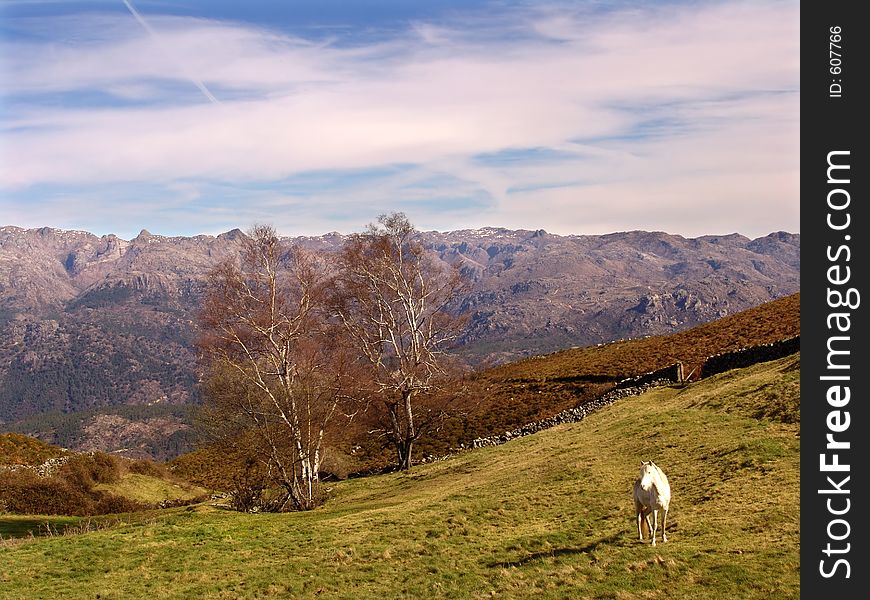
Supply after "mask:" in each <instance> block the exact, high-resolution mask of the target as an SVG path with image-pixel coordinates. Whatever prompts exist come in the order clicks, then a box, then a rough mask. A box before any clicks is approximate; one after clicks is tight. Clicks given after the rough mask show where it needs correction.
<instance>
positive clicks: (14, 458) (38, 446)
mask: <svg viewBox="0 0 870 600" xmlns="http://www.w3.org/2000/svg"><path fill="white" fill-rule="evenodd" d="M64 454H66V450H64V449H63V448H59V447H57V446H52V445H51V444H47V443H45V442H43V441H42V440H38V439H36V438H34V437H30V436H29V435H22V434H20V433H4V434H2V435H0V465H30V466H36V465H41V464H42V463H44V462H45V461H47V460H48V459H50V458H57V457H59V456H63V455H64Z"/></svg>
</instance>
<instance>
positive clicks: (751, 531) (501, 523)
mask: <svg viewBox="0 0 870 600" xmlns="http://www.w3.org/2000/svg"><path fill="white" fill-rule="evenodd" d="M799 390H800V358H799V355H793V356H790V357H787V358H784V359H780V360H778V361H773V362H769V363H762V364H758V365H755V366H753V367H750V368H746V369H740V370H735V371H729V372H727V373H723V374H721V375H717V376H714V377H711V378H709V379H706V380H704V381H701V382H698V383H695V384H691V385H689V386H687V387H684V388H681V389H678V388H660V389H657V390H655V391H652V392H649V393H647V394H644V395H641V396H636V397H633V398H631V399H626V400H621V401H619V402H617V403H616V404H614V405H612V406H609V407H607V408H604V409H602V410H600V411H598V412H596V413H593V414H592V415H590V416H589V417H587V418H586V419H585V420H584V421H581V422H580V423H575V424H572V425H564V426H560V427H557V428H554V429H551V430H547V431H544V432H541V433H538V434H536V435H532V436H528V437H525V438H521V439H518V440H515V441H513V442H510V443H507V444H505V445H502V446H498V447H495V448H486V449H481V450H475V451H472V452H467V453H463V454H461V455H459V456H456V457H453V458H451V459H449V460H446V461H443V462H438V463H434V464H431V465H425V466H421V467H417V468H415V469H414V470H413V471H411V472H409V473H398V474H392V475H385V476H378V477H370V478H364V479H356V480H349V481H344V482H340V483H338V484H336V485H335V486H334V488H333V489H332V490H331V495H332V497H331V499H330V500H329V501H328V502H327V504H326V505H325V506H324V507H322V508H321V509H318V510H315V511H312V512H309V513H305V514H281V515H274V514H262V515H246V514H238V513H231V512H227V511H223V510H215V509H213V508H208V507H206V506H202V507H200V508H199V509H197V510H196V511H177V512H174V513H169V514H168V515H167V516H165V517H155V518H151V519H143V520H141V521H138V522H132V523H130V524H128V525H123V526H121V527H118V528H115V529H110V530H105V531H98V532H94V533H89V534H85V535H81V536H75V537H66V538H52V539H39V540H35V541H29V542H18V543H13V544H7V545H6V547H0V554H2V560H0V580H2V581H3V586H2V587H0V598H6V597H8V598H14V597H20V596H28V597H40V596H43V597H65V598H84V597H93V596H94V595H96V594H99V595H100V596H101V597H108V598H111V597H147V596H154V595H158V596H160V597H166V598H183V597H215V598H221V597H226V598H251V597H260V598H262V597H266V598H269V597H274V598H279V597H289V596H292V597H299V598H315V597H318V598H349V597H353V598H361V599H366V598H399V597H413V598H489V597H509V598H553V599H556V598H566V597H571V598H625V599H629V598H652V599H657V598H660V599H665V598H677V599H683V598H685V599H695V598H699V597H702V598H703V597H707V598H712V597H725V598H736V597H739V598H749V599H752V598H765V599H769V598H795V597H797V596H798V595H799V589H800V577H799V575H800V573H799V564H800V556H799V548H800V534H799V518H800V514H799V511H800V502H799V462H800V461H799V458H800V438H799V434H800V425H799V415H798V411H799V406H800V397H799ZM772 398H775V399H776V402H777V404H778V405H779V406H780V408H781V410H779V411H776V412H774V413H769V412H768V411H767V410H766V407H767V406H768V405H769V404H770V401H771V399H772ZM648 459H653V460H655V461H656V462H657V464H659V465H660V466H662V467H663V468H664V469H665V471H666V473H667V474H668V476H669V478H670V481H671V485H672V488H673V500H672V505H671V514H670V517H669V520H668V521H669V540H670V541H669V542H668V543H667V544H660V545H659V546H657V547H656V548H652V547H650V546H649V545H648V544H642V543H640V542H638V541H637V540H636V539H635V536H636V530H635V525H634V514H633V506H632V502H631V493H630V490H631V484H632V481H633V480H634V477H635V476H636V474H637V468H638V464H639V461H640V460H648ZM131 574H134V576H131Z"/></svg>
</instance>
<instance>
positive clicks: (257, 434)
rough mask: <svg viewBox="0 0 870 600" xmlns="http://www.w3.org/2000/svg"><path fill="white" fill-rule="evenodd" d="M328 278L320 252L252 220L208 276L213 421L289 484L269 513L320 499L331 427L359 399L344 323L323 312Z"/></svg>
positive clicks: (206, 346)
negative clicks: (239, 246) (233, 256)
mask: <svg viewBox="0 0 870 600" xmlns="http://www.w3.org/2000/svg"><path fill="white" fill-rule="evenodd" d="M326 285H327V280H326V278H325V275H324V269H323V268H322V265H320V264H318V261H317V259H316V257H314V256H313V255H311V254H309V253H307V252H305V251H303V250H301V249H299V248H290V249H287V248H285V247H284V246H283V245H282V243H281V242H280V240H279V239H278V237H277V235H276V234H275V231H274V230H273V229H272V228H271V227H268V226H257V227H255V228H254V229H253V230H252V231H251V232H250V235H249V236H248V237H247V238H246V239H245V241H244V246H243V250H242V254H241V260H240V261H238V262H236V261H225V262H224V263H222V264H220V265H219V266H218V267H216V268H215V269H214V270H213V271H212V273H211V275H210V279H209V282H208V287H207V292H206V296H205V301H204V306H203V310H202V313H201V325H202V328H203V336H202V338H201V340H200V342H199V346H200V348H201V350H202V351H203V355H204V357H205V358H206V360H207V361H208V365H209V370H208V373H209V375H208V377H209V379H208V382H207V385H206V386H205V389H206V399H207V401H208V402H209V405H208V408H207V411H210V414H211V417H212V418H210V419H208V421H209V423H211V424H212V432H213V433H214V434H215V435H216V436H217V437H220V438H222V439H223V440H224V442H225V443H230V444H235V450H236V451H237V452H242V453H243V454H244V455H245V456H247V457H248V458H249V460H250V461H253V462H255V463H256V464H257V465H258V469H259V471H260V472H262V473H265V474H266V476H267V478H268V481H269V482H273V483H275V484H277V485H278V486H279V487H280V488H281V489H282V490H283V493H282V495H281V496H280V497H279V498H277V499H276V500H275V501H273V502H270V503H269V504H268V506H266V507H265V508H269V509H272V510H285V509H286V508H288V507H291V506H292V507H293V508H295V509H298V510H305V509H310V508H313V507H314V506H316V505H317V504H318V503H319V501H320V496H319V471H320V466H321V463H322V460H323V453H324V434H325V431H326V428H327V426H328V424H329V423H330V421H331V420H332V419H333V417H334V416H336V414H337V413H338V412H340V411H342V410H343V408H344V405H346V404H347V403H348V402H349V401H350V399H351V396H352V394H351V393H350V390H351V380H352V377H351V376H350V369H351V368H352V365H353V361H352V360H351V359H350V357H349V356H348V355H347V353H346V352H345V351H344V350H343V347H346V344H342V343H341V341H340V338H341V334H343V331H344V328H340V329H337V328H335V327H330V325H329V323H328V320H327V319H326V316H325V311H324V310H323V307H324V293H325V288H326ZM252 440H253V441H252ZM242 442H243V443H242Z"/></svg>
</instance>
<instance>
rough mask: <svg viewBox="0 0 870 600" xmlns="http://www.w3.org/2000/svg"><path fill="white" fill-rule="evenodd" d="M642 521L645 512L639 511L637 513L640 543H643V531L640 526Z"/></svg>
mask: <svg viewBox="0 0 870 600" xmlns="http://www.w3.org/2000/svg"><path fill="white" fill-rule="evenodd" d="M641 519H643V511H642V510H639V511H637V537H638V538H639V539H640V541H643V529H641V526H640V522H641Z"/></svg>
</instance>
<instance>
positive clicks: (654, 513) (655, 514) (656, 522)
mask: <svg viewBox="0 0 870 600" xmlns="http://www.w3.org/2000/svg"><path fill="white" fill-rule="evenodd" d="M652 516H653V525H652V529H651V531H652V545H653V546H655V545H656V529H658V526H659V511H658V510H656V509H653V511H652Z"/></svg>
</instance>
